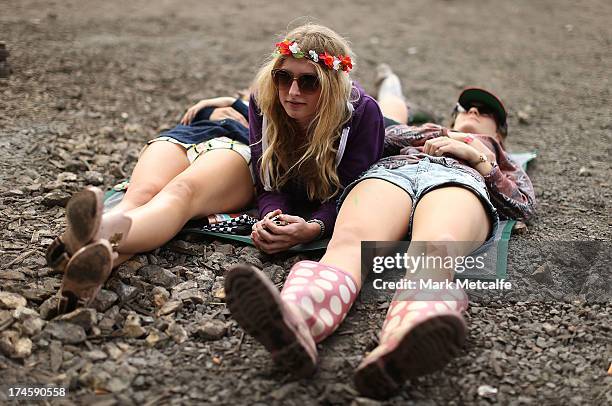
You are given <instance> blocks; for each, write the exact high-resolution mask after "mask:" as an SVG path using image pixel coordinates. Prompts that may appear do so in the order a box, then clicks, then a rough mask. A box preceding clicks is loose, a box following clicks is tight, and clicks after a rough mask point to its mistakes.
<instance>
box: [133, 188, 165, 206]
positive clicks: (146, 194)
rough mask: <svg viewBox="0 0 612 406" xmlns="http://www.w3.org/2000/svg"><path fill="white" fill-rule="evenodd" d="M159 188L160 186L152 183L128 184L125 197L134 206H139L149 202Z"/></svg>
mask: <svg viewBox="0 0 612 406" xmlns="http://www.w3.org/2000/svg"><path fill="white" fill-rule="evenodd" d="M160 190H161V186H158V185H154V184H150V183H149V184H144V185H130V186H129V187H128V190H127V193H126V195H125V199H126V200H129V201H131V202H133V203H134V204H135V205H136V206H141V205H143V204H145V203H147V202H149V201H150V200H151V199H153V197H155V195H156V194H157V193H158V192H159V191H160Z"/></svg>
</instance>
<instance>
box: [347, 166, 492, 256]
mask: <svg viewBox="0 0 612 406" xmlns="http://www.w3.org/2000/svg"><path fill="white" fill-rule="evenodd" d="M366 179H381V180H384V181H387V182H389V183H392V184H394V185H395V186H397V187H399V188H401V189H402V190H404V191H405V192H406V193H408V194H409V195H410V198H411V199H412V213H410V223H409V231H408V232H409V234H408V239H410V236H411V234H412V221H413V217H414V209H415V208H416V207H417V205H418V204H419V201H420V200H421V198H422V197H423V196H425V195H426V194H427V193H428V192H429V191H431V190H434V189H437V188H440V187H442V186H459V187H463V188H465V189H468V190H470V191H471V192H473V193H474V194H475V195H476V196H477V197H478V198H479V199H480V201H481V202H482V205H483V206H484V208H485V210H486V212H487V214H488V216H489V219H490V221H491V231H490V233H489V236H488V237H487V240H486V241H485V243H484V244H483V245H482V246H481V247H480V248H479V249H478V251H480V250H482V249H485V248H487V247H488V246H489V245H490V244H492V243H493V241H494V239H495V234H496V233H497V229H498V227H499V216H498V215H497V210H496V209H495V207H494V206H493V204H492V203H491V200H490V199H489V192H488V191H487V187H486V185H485V183H484V181H483V180H479V179H476V178H475V177H474V176H473V175H472V174H470V173H469V172H467V171H465V170H462V169H461V168H457V167H456V166H445V165H443V164H440V163H434V162H431V161H430V160H429V158H423V159H421V160H420V161H419V162H417V163H414V164H406V165H403V166H400V167H398V168H394V169H388V168H386V167H384V166H382V165H378V164H375V165H373V166H372V167H370V169H368V170H367V171H365V172H364V173H363V174H362V175H361V176H360V177H359V178H358V179H357V180H355V181H354V182H353V183H351V184H350V185H348V186H347V188H346V189H345V190H344V192H343V193H342V196H340V200H339V201H338V209H340V206H341V205H342V202H343V201H344V199H345V198H346V196H347V195H348V194H349V193H350V191H351V190H352V189H353V187H355V186H356V185H357V184H358V183H359V182H361V181H363V180H366Z"/></svg>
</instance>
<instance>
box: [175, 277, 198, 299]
mask: <svg viewBox="0 0 612 406" xmlns="http://www.w3.org/2000/svg"><path fill="white" fill-rule="evenodd" d="M197 288H198V283H197V282H196V281H193V280H191V281H186V282H182V283H179V284H178V285H176V286H175V287H173V288H172V296H173V297H174V296H175V295H176V294H177V293H179V292H182V291H184V290H191V289H197Z"/></svg>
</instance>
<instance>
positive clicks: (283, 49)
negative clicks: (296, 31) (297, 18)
mask: <svg viewBox="0 0 612 406" xmlns="http://www.w3.org/2000/svg"><path fill="white" fill-rule="evenodd" d="M291 44H293V42H292V41H289V40H288V39H286V40H284V41H282V42H277V43H276V48H277V49H278V53H280V54H281V55H291V50H290V49H289V47H290V46H291Z"/></svg>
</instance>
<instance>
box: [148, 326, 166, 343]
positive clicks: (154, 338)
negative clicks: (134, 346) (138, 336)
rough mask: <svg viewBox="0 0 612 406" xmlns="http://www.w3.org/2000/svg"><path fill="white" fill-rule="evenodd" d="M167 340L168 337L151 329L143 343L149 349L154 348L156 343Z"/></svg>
mask: <svg viewBox="0 0 612 406" xmlns="http://www.w3.org/2000/svg"><path fill="white" fill-rule="evenodd" d="M167 340H168V335H166V334H164V333H162V332H161V331H159V330H157V329H155V328H154V329H151V331H150V332H149V335H148V336H147V338H146V339H145V342H146V343H147V345H148V346H149V347H155V346H156V345H157V344H158V343H160V342H164V341H167Z"/></svg>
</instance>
